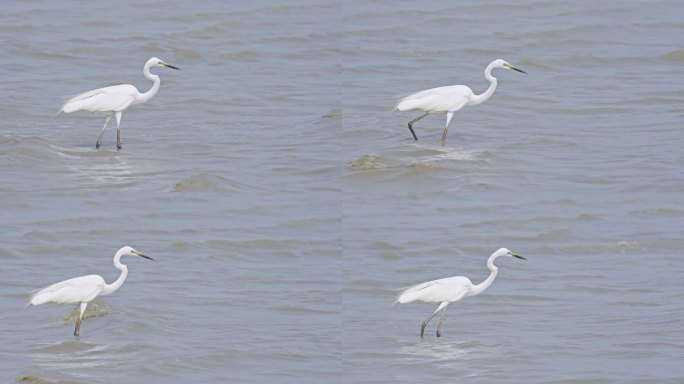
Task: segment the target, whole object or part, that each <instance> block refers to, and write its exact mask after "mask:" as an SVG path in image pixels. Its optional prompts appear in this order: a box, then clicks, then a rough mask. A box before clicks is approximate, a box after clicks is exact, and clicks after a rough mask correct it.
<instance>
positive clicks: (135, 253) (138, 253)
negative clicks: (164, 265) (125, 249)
mask: <svg viewBox="0 0 684 384" xmlns="http://www.w3.org/2000/svg"><path fill="white" fill-rule="evenodd" d="M133 254H134V255H136V256H140V257H142V258H145V259H147V260H152V261H154V259H153V258H151V257H149V256H145V255H144V254H142V253H141V252H135V251H134V252H133Z"/></svg>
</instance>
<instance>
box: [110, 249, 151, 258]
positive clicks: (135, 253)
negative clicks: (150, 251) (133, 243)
mask: <svg viewBox="0 0 684 384" xmlns="http://www.w3.org/2000/svg"><path fill="white" fill-rule="evenodd" d="M119 253H121V254H122V255H133V256H140V257H142V258H145V259H148V260H154V259H153V258H151V257H149V256H145V255H144V254H143V253H142V252H140V251H137V250H135V249H134V248H133V247H129V246H125V247H123V248H121V249H120V250H119Z"/></svg>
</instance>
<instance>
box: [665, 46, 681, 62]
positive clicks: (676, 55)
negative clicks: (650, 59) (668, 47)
mask: <svg viewBox="0 0 684 384" xmlns="http://www.w3.org/2000/svg"><path fill="white" fill-rule="evenodd" d="M662 58H663V59H664V60H665V61H667V62H671V63H684V49H677V50H674V51H672V52H670V53H667V54H665V55H663V56H662Z"/></svg>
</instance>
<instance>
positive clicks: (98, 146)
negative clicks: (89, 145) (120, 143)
mask: <svg viewBox="0 0 684 384" xmlns="http://www.w3.org/2000/svg"><path fill="white" fill-rule="evenodd" d="M111 118H112V115H109V116H107V118H106V119H105V123H104V127H102V132H100V137H98V138H97V143H95V149H98V148H100V145H102V136H104V133H105V131H106V130H107V124H109V119H111Z"/></svg>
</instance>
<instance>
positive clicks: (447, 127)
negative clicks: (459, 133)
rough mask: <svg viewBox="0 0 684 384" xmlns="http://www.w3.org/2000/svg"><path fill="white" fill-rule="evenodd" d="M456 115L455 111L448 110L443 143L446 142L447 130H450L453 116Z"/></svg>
mask: <svg viewBox="0 0 684 384" xmlns="http://www.w3.org/2000/svg"><path fill="white" fill-rule="evenodd" d="M452 117H454V113H453V112H447V114H446V125H445V126H444V133H442V144H444V143H445V142H446V135H447V131H448V130H449V123H450V122H451V118H452Z"/></svg>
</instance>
